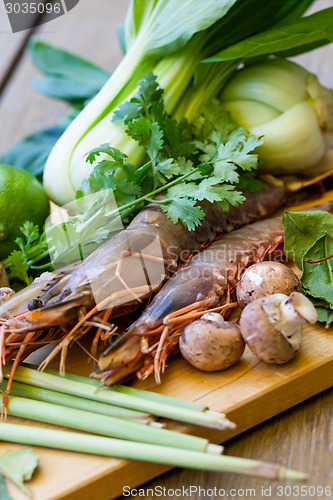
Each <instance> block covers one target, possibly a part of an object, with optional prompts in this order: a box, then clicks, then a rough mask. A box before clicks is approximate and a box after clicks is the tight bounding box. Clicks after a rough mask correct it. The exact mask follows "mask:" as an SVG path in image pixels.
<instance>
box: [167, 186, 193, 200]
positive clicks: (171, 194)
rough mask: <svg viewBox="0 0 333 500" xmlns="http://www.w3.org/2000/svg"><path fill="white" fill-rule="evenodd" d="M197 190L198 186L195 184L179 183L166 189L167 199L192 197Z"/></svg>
mask: <svg viewBox="0 0 333 500" xmlns="http://www.w3.org/2000/svg"><path fill="white" fill-rule="evenodd" d="M197 189H198V185H197V184H196V183H195V182H181V183H179V184H176V185H175V186H172V187H171V188H169V189H168V191H167V198H170V199H171V198H172V199H174V198H181V197H183V196H190V197H192V195H193V194H195V192H196V191H197Z"/></svg>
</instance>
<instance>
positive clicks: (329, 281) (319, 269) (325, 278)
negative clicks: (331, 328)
mask: <svg viewBox="0 0 333 500" xmlns="http://www.w3.org/2000/svg"><path fill="white" fill-rule="evenodd" d="M332 219H333V215H332ZM332 254H333V237H332V236H330V235H329V234H328V233H325V234H324V236H322V237H321V238H318V239H317V240H316V242H315V243H314V244H313V245H312V246H311V247H310V248H309V250H307V251H306V252H305V254H304V257H303V275H302V285H303V287H304V289H305V290H306V291H307V292H309V293H311V296H312V297H316V298H318V299H321V300H324V301H325V302H327V303H328V304H329V306H330V308H331V309H333V259H332V258H327V257H328V256H330V255H332ZM321 259H326V260H322V261H321V262H313V263H310V262H308V261H316V260H321Z"/></svg>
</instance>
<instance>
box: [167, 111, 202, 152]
mask: <svg viewBox="0 0 333 500" xmlns="http://www.w3.org/2000/svg"><path fill="white" fill-rule="evenodd" d="M162 129H163V133H164V150H165V153H166V155H167V156H169V157H171V158H180V157H185V158H192V157H193V155H194V153H195V150H196V146H195V143H194V140H193V134H192V132H191V127H189V124H188V122H187V120H186V119H185V118H183V119H182V120H181V121H180V122H176V120H174V119H173V118H170V117H169V116H167V115H164V117H163V121H162Z"/></svg>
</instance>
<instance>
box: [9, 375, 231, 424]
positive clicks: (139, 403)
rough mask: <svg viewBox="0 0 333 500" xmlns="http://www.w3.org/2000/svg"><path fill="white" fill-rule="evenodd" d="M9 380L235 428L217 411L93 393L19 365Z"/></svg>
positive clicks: (88, 387) (92, 388) (87, 386)
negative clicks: (197, 409) (200, 410)
mask: <svg viewBox="0 0 333 500" xmlns="http://www.w3.org/2000/svg"><path fill="white" fill-rule="evenodd" d="M9 372H10V366H7V367H5V368H4V376H6V377H8V376H9V375H8V373H9ZM13 380H16V381H18V382H23V383H26V384H30V385H35V386H37V387H42V388H45V389H50V390H56V391H58V392H62V393H64V394H72V395H73V396H79V397H82V398H86V399H93V400H94V401H100V402H102V403H109V404H112V405H115V406H122V407H124V408H129V409H132V410H137V411H143V412H148V413H151V414H152V415H157V416H159V417H165V418H170V419H172V420H179V421H180V422H186V423H191V424H194V425H201V426H204V427H209V428H211V429H217V430H225V429H233V428H234V427H235V426H234V424H233V423H232V422H230V421H229V420H228V419H227V418H226V417H225V415H223V414H221V413H217V412H212V411H209V412H206V411H202V412H199V411H193V410H191V409H187V408H184V407H182V406H169V405H168V404H164V403H161V402H159V401H158V402H157V401H150V400H148V399H141V398H138V397H136V396H133V395H131V394H123V393H121V392H114V391H112V390H111V391H110V390H108V389H103V388H102V389H101V390H97V388H96V387H95V386H92V385H90V384H83V383H82V382H77V381H76V380H71V381H69V380H68V379H65V378H64V377H60V376H56V375H51V374H50V373H43V372H39V371H37V370H32V369H30V368H26V367H23V366H20V367H18V368H17V369H16V371H15V373H14V376H13Z"/></svg>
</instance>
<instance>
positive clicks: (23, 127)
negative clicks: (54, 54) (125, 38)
mask: <svg viewBox="0 0 333 500" xmlns="http://www.w3.org/2000/svg"><path fill="white" fill-rule="evenodd" d="M127 5H128V0H125V1H122V2H118V1H117V0H109V1H108V2H104V1H101V0H100V1H98V2H91V0H80V2H79V4H78V5H77V6H76V7H75V8H74V9H73V10H72V11H70V12H68V13H67V14H66V15H64V16H62V17H60V18H58V19H55V20H54V21H52V22H50V23H48V24H45V25H42V26H40V27H39V28H38V29H37V30H36V32H35V33H34V34H35V36H38V37H40V38H41V39H42V40H45V41H46V42H48V43H51V44H54V45H57V46H60V47H63V48H65V49H66V50H69V51H72V52H74V53H77V54H79V55H81V56H83V57H85V58H87V59H89V60H92V61H94V62H95V63H96V64H99V65H101V66H102V67H104V68H105V69H108V70H110V71H112V70H113V69H114V68H115V67H116V65H117V64H118V62H119V60H120V59H121V51H120V48H119V44H118V40H117V35H116V32H115V29H114V27H115V26H116V25H117V24H120V23H122V22H123V20H124V16H125V12H126V9H127ZM96 33H98V44H96ZM11 36H14V35H11ZM0 38H1V36H0ZM38 76H39V73H38V71H37V70H36V69H35V68H34V67H33V66H32V63H31V61H30V58H29V55H28V54H27V53H25V54H24V56H23V58H22V60H21V61H20V64H19V65H18V66H17V67H16V69H15V71H14V72H13V75H12V78H11V82H10V85H9V86H8V87H7V88H6V89H5V91H4V92H3V94H2V99H1V101H0V114H1V122H0V155H1V154H2V153H3V152H4V151H5V150H6V149H7V148H8V147H10V146H11V145H13V144H14V143H15V142H16V141H18V140H20V139H22V138H23V137H25V136H26V135H28V134H31V133H32V132H33V131H34V130H38V129H40V128H44V127H47V126H52V125H54V124H55V123H56V122H57V120H58V119H59V118H60V117H61V116H62V115H64V114H65V112H66V110H67V106H66V105H65V104H63V103H61V102H59V101H57V100H53V99H50V98H47V97H45V96H43V95H41V94H38V93H37V92H36V91H35V90H34V89H33V88H32V86H31V81H32V80H33V78H36V77H38Z"/></svg>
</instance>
